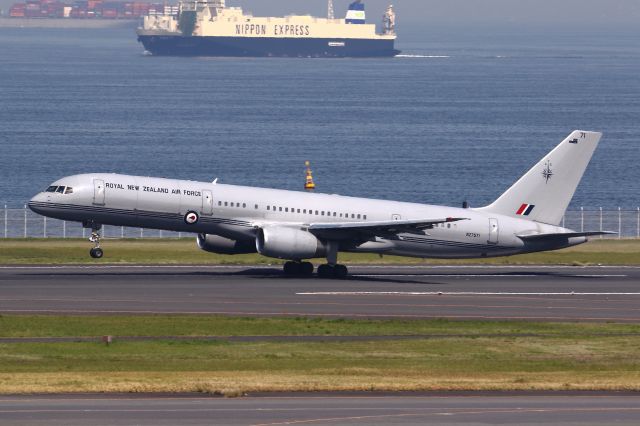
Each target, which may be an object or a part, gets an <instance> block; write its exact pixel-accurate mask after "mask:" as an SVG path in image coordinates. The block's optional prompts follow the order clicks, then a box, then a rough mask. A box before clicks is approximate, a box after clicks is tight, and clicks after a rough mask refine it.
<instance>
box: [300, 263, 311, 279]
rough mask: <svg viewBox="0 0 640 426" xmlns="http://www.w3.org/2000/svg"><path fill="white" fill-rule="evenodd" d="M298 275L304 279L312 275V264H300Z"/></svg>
mask: <svg viewBox="0 0 640 426" xmlns="http://www.w3.org/2000/svg"><path fill="white" fill-rule="evenodd" d="M300 273H301V274H302V275H304V276H306V277H308V276H310V275H313V263H311V262H302V263H301V264H300Z"/></svg>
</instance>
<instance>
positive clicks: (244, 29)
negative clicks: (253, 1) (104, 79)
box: [137, 0, 400, 58]
mask: <svg viewBox="0 0 640 426" xmlns="http://www.w3.org/2000/svg"><path fill="white" fill-rule="evenodd" d="M328 9H329V11H328V16H327V18H318V17H314V16H310V15H289V16H285V17H278V18H275V17H254V16H252V15H251V14H248V13H245V12H244V11H243V10H242V8H241V7H227V6H226V5H225V0H183V1H181V2H180V3H179V4H178V12H177V13H175V14H162V15H160V14H154V15H148V16H145V17H144V20H143V23H142V26H141V27H140V28H138V31H137V33H138V41H140V42H141V43H142V44H143V45H144V48H145V49H146V50H147V51H148V52H150V53H151V54H152V55H158V56H163V55H168V56H249V57H311V58H320V57H333V58H335V57H338V58H339V57H385V56H395V55H397V54H398V53H400V51H398V50H396V49H395V47H394V44H395V40H396V33H395V22H396V15H395V13H394V10H393V6H392V5H391V6H389V7H388V8H387V10H386V12H385V13H384V16H383V22H382V32H381V33H376V25H375V24H368V23H367V22H366V15H365V5H364V3H363V2H362V1H361V0H356V1H354V2H353V3H351V4H350V5H349V9H348V11H347V14H346V17H345V18H344V19H336V18H334V17H333V4H332V1H331V0H329V8H328Z"/></svg>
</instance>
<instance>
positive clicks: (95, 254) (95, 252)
mask: <svg viewBox="0 0 640 426" xmlns="http://www.w3.org/2000/svg"><path fill="white" fill-rule="evenodd" d="M89 255H90V256H91V257H92V258H94V259H100V258H101V257H102V256H104V252H103V251H102V249H101V248H100V247H95V248H92V249H91V250H89Z"/></svg>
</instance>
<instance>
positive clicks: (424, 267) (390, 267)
mask: <svg viewBox="0 0 640 426" xmlns="http://www.w3.org/2000/svg"><path fill="white" fill-rule="evenodd" d="M279 267H280V265H134V264H132V265H127V264H123V265H15V266H10V265H3V266H0V269H247V268H251V269H273V268H279ZM351 267H352V268H353V269H358V268H361V269H387V270H397V269H422V270H434V269H489V270H496V269H529V270H530V269H640V266H630V265H621V266H618V265H616V266H612V265H594V266H568V265H352V266H351Z"/></svg>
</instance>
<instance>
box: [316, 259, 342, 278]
mask: <svg viewBox="0 0 640 426" xmlns="http://www.w3.org/2000/svg"><path fill="white" fill-rule="evenodd" d="M347 275H349V270H348V269H347V267H346V266H344V265H331V264H330V263H325V264H324V265H320V266H318V277H320V278H335V279H339V280H340V279H343V278H346V277H347Z"/></svg>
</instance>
